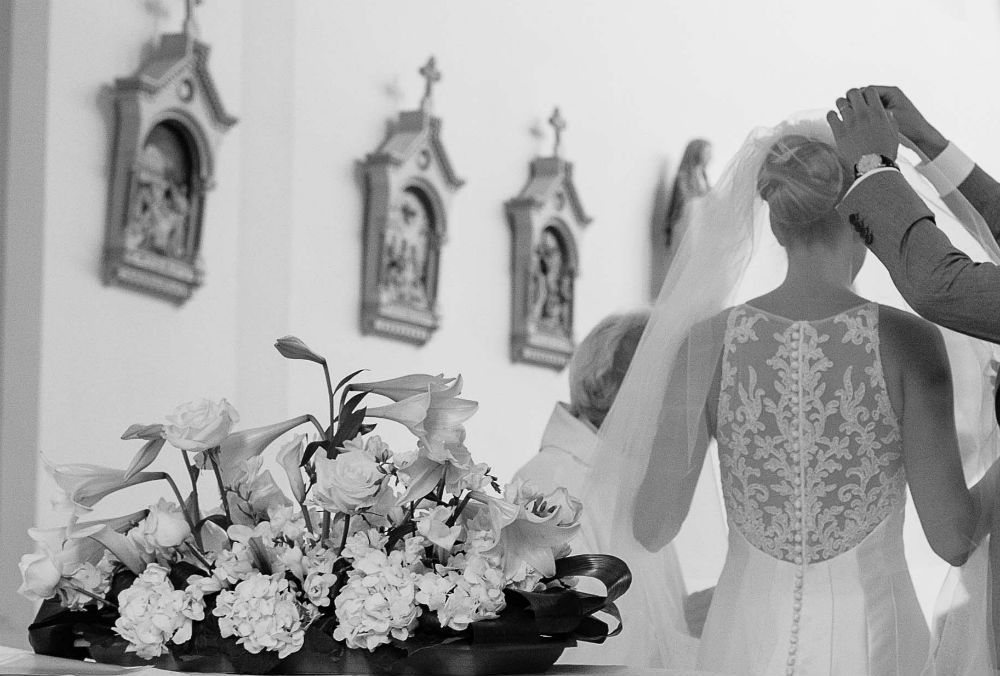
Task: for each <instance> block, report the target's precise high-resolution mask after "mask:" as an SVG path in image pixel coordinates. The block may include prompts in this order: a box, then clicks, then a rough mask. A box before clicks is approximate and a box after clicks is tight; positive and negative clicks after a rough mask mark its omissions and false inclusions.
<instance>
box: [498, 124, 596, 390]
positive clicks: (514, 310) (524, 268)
mask: <svg viewBox="0 0 1000 676" xmlns="http://www.w3.org/2000/svg"><path fill="white" fill-rule="evenodd" d="M549 124H550V125H551V126H552V129H553V131H554V135H555V142H554V144H553V151H552V155H551V156H550V157H536V158H535V159H534V160H532V162H531V165H530V167H529V178H528V183H527V184H526V185H525V186H524V188H523V189H522V190H521V192H520V193H519V194H518V195H517V197H515V198H513V199H511V200H509V201H508V202H507V218H508V221H509V223H510V226H511V231H512V235H513V239H514V242H513V247H512V256H513V261H512V263H513V264H512V266H511V269H512V277H511V339H510V349H511V359H512V360H513V361H515V362H524V363H529V364H536V365H538V366H546V367H548V368H553V369H556V370H560V369H562V368H563V367H564V366H565V365H566V364H567V363H568V362H569V358H570V357H571V356H572V354H573V350H574V349H575V343H574V339H573V316H574V308H575V304H576V297H575V284H576V276H577V274H578V272H579V254H578V251H577V240H578V238H579V236H580V234H581V233H582V231H583V228H584V227H585V226H586V225H587V224H588V223H590V221H591V219H590V217H589V216H588V215H587V214H586V213H585V212H584V210H583V206H582V205H581V204H580V197H579V195H578V194H577V191H576V186H575V185H574V183H573V165H572V164H571V163H570V162H567V161H566V160H564V159H562V158H561V157H560V156H559V151H560V147H561V144H562V133H563V130H564V129H565V128H566V121H565V120H564V119H563V117H562V115H561V114H560V112H559V109H558V108H556V110H555V112H554V113H553V114H552V117H551V118H550V119H549Z"/></svg>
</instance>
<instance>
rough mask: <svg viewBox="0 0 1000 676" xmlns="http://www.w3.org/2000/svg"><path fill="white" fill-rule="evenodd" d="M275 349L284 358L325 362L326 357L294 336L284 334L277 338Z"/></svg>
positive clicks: (318, 362)
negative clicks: (282, 336)
mask: <svg viewBox="0 0 1000 676" xmlns="http://www.w3.org/2000/svg"><path fill="white" fill-rule="evenodd" d="M274 347H275V349H276V350H277V351H278V352H280V353H281V356H282V357H284V358H285V359H305V360H306V361H314V362H316V363H317V364H325V363H326V359H325V358H323V357H321V356H320V355H318V354H316V353H315V352H313V351H312V350H311V349H309V346H308V345H306V344H305V343H304V342H302V340H301V339H299V338H296V337H295V336H285V337H284V338H278V340H277V341H276V342H275V343H274Z"/></svg>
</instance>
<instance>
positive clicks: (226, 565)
mask: <svg viewBox="0 0 1000 676" xmlns="http://www.w3.org/2000/svg"><path fill="white" fill-rule="evenodd" d="M255 572H256V571H255V570H254V567H253V553H252V552H251V551H250V548H249V547H247V545H245V544H244V543H242V542H234V543H233V547H232V549H223V550H222V551H220V552H219V553H218V555H217V557H216V559H215V570H214V571H213V575H215V577H216V578H218V580H219V581H220V582H222V583H227V582H228V583H229V584H235V583H237V582H239V581H240V580H245V579H247V578H248V577H250V576H251V575H253V574H254V573H255Z"/></svg>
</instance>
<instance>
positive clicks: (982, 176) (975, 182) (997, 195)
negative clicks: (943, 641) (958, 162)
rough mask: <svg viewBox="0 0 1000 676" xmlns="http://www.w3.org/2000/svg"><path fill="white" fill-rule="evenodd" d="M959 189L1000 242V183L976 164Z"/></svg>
mask: <svg viewBox="0 0 1000 676" xmlns="http://www.w3.org/2000/svg"><path fill="white" fill-rule="evenodd" d="M958 190H959V192H961V193H962V195H963V196H965V199H967V200H969V204H971V205H972V206H973V207H974V208H975V210H976V211H978V212H979V214H980V215H981V216H982V217H983V220H985V221H986V225H988V226H989V228H990V232H992V233H993V237H994V238H996V240H997V241H998V242H1000V183H997V182H996V181H995V180H993V177H992V176H990V175H989V174H987V173H986V172H985V171H983V169H982V168H981V167H980V166H979V165H976V167H975V168H974V169H973V170H972V173H971V174H969V176H968V178H966V179H965V180H964V181H962V183H961V185H959V186H958Z"/></svg>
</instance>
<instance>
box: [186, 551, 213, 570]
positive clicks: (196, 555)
mask: <svg viewBox="0 0 1000 676" xmlns="http://www.w3.org/2000/svg"><path fill="white" fill-rule="evenodd" d="M198 546H199V547H201V544H199V545H198ZM188 550H189V551H190V552H191V554H193V555H194V558H196V559H198V561H200V562H201V564H202V565H203V566H205V570H207V571H208V572H211V571H212V564H211V563H209V562H208V559H206V558H205V557H204V556H203V555H202V553H201V552H199V551H198V550H197V549H195V548H194V547H192V546H191V545H188Z"/></svg>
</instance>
